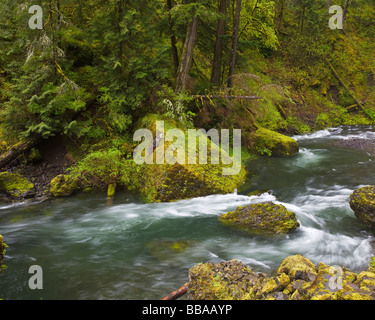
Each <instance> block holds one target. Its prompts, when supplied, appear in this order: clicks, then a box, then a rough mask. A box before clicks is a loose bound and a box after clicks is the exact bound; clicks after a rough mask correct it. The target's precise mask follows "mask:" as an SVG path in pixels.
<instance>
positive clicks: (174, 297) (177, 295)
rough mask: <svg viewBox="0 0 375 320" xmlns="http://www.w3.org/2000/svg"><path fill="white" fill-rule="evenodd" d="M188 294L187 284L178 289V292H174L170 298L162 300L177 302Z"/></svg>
mask: <svg viewBox="0 0 375 320" xmlns="http://www.w3.org/2000/svg"><path fill="white" fill-rule="evenodd" d="M187 292H188V284H187V283H186V284H185V285H184V286H183V287H181V288H180V289H178V290H176V291H173V292H172V293H171V294H169V295H168V296H166V297H165V298H163V299H162V300H169V301H171V300H177V299H179V298H181V297H182V296H184V295H185V294H186V293H187Z"/></svg>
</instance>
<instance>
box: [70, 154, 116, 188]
mask: <svg viewBox="0 0 375 320" xmlns="http://www.w3.org/2000/svg"><path fill="white" fill-rule="evenodd" d="M122 166H123V164H122V162H121V152H120V151H119V150H116V149H111V150H108V151H98V152H93V153H90V154H89V155H88V156H87V157H85V158H84V159H83V160H81V161H80V162H79V163H78V164H77V165H76V166H75V167H73V168H72V170H71V176H72V177H74V178H77V179H80V180H81V181H82V182H81V183H82V184H83V185H84V186H95V187H99V188H100V187H104V186H107V185H109V184H112V183H118V182H119V181H120V172H121V169H122Z"/></svg>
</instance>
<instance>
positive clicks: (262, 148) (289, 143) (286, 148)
mask: <svg viewBox="0 0 375 320" xmlns="http://www.w3.org/2000/svg"><path fill="white" fill-rule="evenodd" d="M250 141H251V142H250V146H249V147H250V150H251V151H253V152H254V153H256V154H259V155H263V156H294V155H296V154H297V153H298V152H299V145H298V142H297V141H296V140H294V139H293V138H290V137H288V136H285V135H282V134H280V133H278V132H275V131H271V130H268V129H265V128H260V129H258V130H257V131H256V132H254V133H252V134H251V135H250Z"/></svg>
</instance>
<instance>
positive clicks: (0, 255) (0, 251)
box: [0, 235, 8, 273]
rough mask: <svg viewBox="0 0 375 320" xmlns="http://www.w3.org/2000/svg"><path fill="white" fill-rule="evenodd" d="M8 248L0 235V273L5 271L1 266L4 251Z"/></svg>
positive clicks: (3, 266)
mask: <svg viewBox="0 0 375 320" xmlns="http://www.w3.org/2000/svg"><path fill="white" fill-rule="evenodd" d="M6 248H8V246H7V245H6V244H5V243H4V238H3V236H2V235H0V273H2V272H3V270H5V269H6V266H5V265H3V264H2V262H3V259H4V255H5V252H6V251H5V249H6Z"/></svg>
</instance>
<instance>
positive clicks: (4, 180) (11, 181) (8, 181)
mask: <svg viewBox="0 0 375 320" xmlns="http://www.w3.org/2000/svg"><path fill="white" fill-rule="evenodd" d="M0 190H2V191H3V192H5V193H6V194H8V195H10V196H12V197H14V198H20V197H21V196H22V195H23V194H24V193H25V192H30V191H33V190H34V185H33V184H32V183H31V182H30V181H29V180H28V179H27V178H25V177H22V176H21V175H20V174H14V173H10V172H2V173H0Z"/></svg>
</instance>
